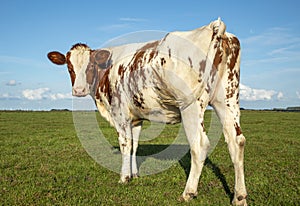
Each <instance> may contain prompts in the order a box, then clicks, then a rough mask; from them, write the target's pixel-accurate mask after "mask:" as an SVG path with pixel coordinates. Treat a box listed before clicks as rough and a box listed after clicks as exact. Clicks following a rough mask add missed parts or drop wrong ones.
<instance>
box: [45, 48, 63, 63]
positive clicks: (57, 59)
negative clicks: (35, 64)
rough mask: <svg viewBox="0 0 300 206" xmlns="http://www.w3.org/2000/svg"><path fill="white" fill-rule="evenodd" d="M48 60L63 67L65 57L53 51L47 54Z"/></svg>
mask: <svg viewBox="0 0 300 206" xmlns="http://www.w3.org/2000/svg"><path fill="white" fill-rule="evenodd" d="M47 56H48V59H49V60H50V61H51V62H52V63H54V64H57V65H63V64H65V63H66V57H65V55H63V54H61V53H60V52H57V51H53V52H49V53H48V55H47Z"/></svg>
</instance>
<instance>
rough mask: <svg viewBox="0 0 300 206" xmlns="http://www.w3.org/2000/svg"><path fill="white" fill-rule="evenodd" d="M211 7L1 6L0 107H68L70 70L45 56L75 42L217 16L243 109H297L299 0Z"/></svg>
mask: <svg viewBox="0 0 300 206" xmlns="http://www.w3.org/2000/svg"><path fill="white" fill-rule="evenodd" d="M209 2H210V1H206V3H205V2H204V1H190V0H185V1H179V0H172V1H161V0H159V1H158V0H152V1H145V2H143V1H140V0H139V1H114V0H110V1H96V0H95V1H89V0H86V1H76V0H72V1H68V0H65V1H59V0H51V1H41V0H23V1H21V0H19V1H16V0H7V1H2V2H1V13H0V25H1V32H0V109H26V110H49V109H52V108H56V109H63V108H68V109H72V97H71V83H70V79H69V75H68V72H67V69H66V67H65V66H60V67H59V66H55V65H53V64H51V63H50V62H49V60H48V59H47V58H46V54H47V53H48V52H49V51H52V50H58V51H61V52H63V53H65V52H67V51H68V50H69V49H70V47H71V46H72V45H73V44H75V43H77V42H83V43H87V44H88V45H89V46H90V47H92V48H100V47H101V46H103V45H105V44H106V42H108V41H110V40H111V39H114V38H116V37H118V36H120V35H124V34H128V33H130V32H137V31H143V30H156V31H175V30H191V29H195V28H197V27H200V26H203V25H205V24H208V23H209V22H211V21H212V20H215V19H217V18H218V17H219V16H220V17H221V18H222V20H223V21H224V22H225V23H226V25H227V31H229V32H231V33H234V34H235V35H237V36H238V37H239V39H240V41H241V45H242V62H241V107H245V108H274V107H284V108H285V107H288V106H296V105H300V83H299V80H300V22H299V19H300V14H299V8H300V3H299V1H297V0H295V1H248V2H249V3H244V2H242V3H241V1H213V3H209ZM84 101H89V103H90V100H86V99H85V100H84ZM87 107H88V105H87Z"/></svg>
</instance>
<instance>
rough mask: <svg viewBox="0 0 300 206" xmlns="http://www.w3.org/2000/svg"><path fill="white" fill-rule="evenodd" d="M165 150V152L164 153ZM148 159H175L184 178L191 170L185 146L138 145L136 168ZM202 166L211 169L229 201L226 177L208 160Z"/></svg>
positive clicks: (229, 195) (231, 197) (188, 153)
mask: <svg viewBox="0 0 300 206" xmlns="http://www.w3.org/2000/svg"><path fill="white" fill-rule="evenodd" d="M166 150H167V152H165V151H166ZM157 154H158V155H157ZM149 157H150V158H154V159H157V160H158V161H166V160H168V161H169V160H171V159H176V160H177V162H179V164H180V166H181V167H182V168H183V169H184V171H185V174H186V178H188V175H189V172H190V169H191V156H190V152H189V147H188V146H187V145H145V144H142V145H139V147H138V151H137V164H138V167H139V168H140V167H141V166H142V164H143V163H144V162H145V161H147V158H149ZM204 166H205V167H207V168H209V169H211V170H212V172H213V173H214V174H215V176H216V177H217V178H218V179H219V181H220V182H221V183H222V185H223V188H224V191H225V192H226V194H227V196H228V198H230V201H231V200H232V199H233V196H234V193H233V192H231V191H230V188H229V186H228V183H227V181H226V177H225V176H224V174H222V172H221V170H220V168H219V167H218V165H216V164H215V163H213V162H212V161H211V160H210V159H209V158H206V160H205V165H204Z"/></svg>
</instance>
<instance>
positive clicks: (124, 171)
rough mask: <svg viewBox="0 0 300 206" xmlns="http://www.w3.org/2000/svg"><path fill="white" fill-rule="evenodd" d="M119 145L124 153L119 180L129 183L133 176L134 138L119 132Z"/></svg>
mask: <svg viewBox="0 0 300 206" xmlns="http://www.w3.org/2000/svg"><path fill="white" fill-rule="evenodd" d="M130 136H131V135H130ZM119 145H120V150H121V154H122V168H121V179H120V181H119V182H120V183H128V182H129V181H130V178H131V149H132V138H131V137H127V136H123V135H121V134H119Z"/></svg>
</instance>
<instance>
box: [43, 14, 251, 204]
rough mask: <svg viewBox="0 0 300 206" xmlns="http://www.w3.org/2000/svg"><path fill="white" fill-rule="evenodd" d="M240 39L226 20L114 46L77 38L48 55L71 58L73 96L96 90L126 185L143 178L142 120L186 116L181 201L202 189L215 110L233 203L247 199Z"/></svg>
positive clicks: (53, 59)
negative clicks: (231, 174)
mask: <svg viewBox="0 0 300 206" xmlns="http://www.w3.org/2000/svg"><path fill="white" fill-rule="evenodd" d="M240 57H241V49H240V43H239V40H238V38H237V37H236V36H234V35H233V34H231V33H228V32H226V25H225V23H224V22H223V21H221V19H220V18H219V19H218V20H215V21H212V22H211V23H209V24H208V25H206V26H203V27H200V28H197V29H195V30H191V31H184V32H178V31H176V32H170V33H168V34H167V35H165V36H164V37H163V38H162V39H160V40H156V41H149V42H145V43H132V44H126V45H121V46H115V47H110V48H101V49H97V50H93V49H91V48H90V47H89V46H87V45H86V44H82V43H78V44H75V45H74V46H73V47H72V48H71V49H70V50H69V51H68V52H67V53H66V55H64V54H62V53H60V52H57V51H53V52H49V53H48V58H49V59H50V61H51V62H53V63H54V64H57V65H64V64H67V67H68V70H69V73H70V77H71V82H72V95H73V96H78V97H83V96H87V95H91V97H92V98H93V99H94V101H95V104H96V106H97V108H98V110H99V112H100V114H101V115H102V116H103V117H104V118H105V119H106V120H107V121H108V122H110V124H111V125H112V126H113V127H114V128H115V129H116V131H117V133H118V140H119V146H120V151H121V154H122V167H121V175H120V176H121V177H120V182H121V183H127V182H128V181H130V179H131V178H135V177H138V167H137V164H136V152H137V148H138V139H139V135H140V132H141V128H142V124H143V121H144V120H150V121H156V122H163V123H167V124H175V123H179V122H182V125H183V127H184V131H185V134H186V137H187V140H188V143H189V146H190V154H191V169H190V173H189V176H188V179H187V183H186V186H185V189H184V192H183V194H182V196H181V200H183V201H189V200H191V199H193V198H194V197H195V196H196V195H197V187H198V183H199V178H200V175H201V171H202V168H203V165H204V162H205V159H206V157H207V152H208V149H209V146H210V142H209V139H208V137H207V135H206V132H205V128H204V112H205V110H206V108H207V106H208V105H210V106H211V107H213V108H214V110H215V111H216V113H217V116H218V118H219V120H220V122H221V124H222V128H223V134H224V137H225V141H226V142H227V144H228V149H229V153H230V157H231V160H232V162H233V165H234V171H235V187H234V197H233V200H232V204H234V205H247V203H246V197H247V192H246V187H245V180H244V146H245V141H246V139H245V137H244V135H243V133H242V130H241V126H240V108H239V81H240V80H239V79H240Z"/></svg>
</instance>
